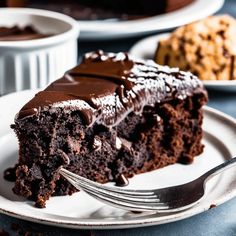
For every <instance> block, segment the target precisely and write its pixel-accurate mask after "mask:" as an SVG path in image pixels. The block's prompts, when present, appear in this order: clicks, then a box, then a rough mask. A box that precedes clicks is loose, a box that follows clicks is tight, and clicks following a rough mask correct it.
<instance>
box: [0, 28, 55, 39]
mask: <svg viewBox="0 0 236 236" xmlns="http://www.w3.org/2000/svg"><path fill="white" fill-rule="evenodd" d="M49 36H51V35H49V34H42V33H39V32H38V31H37V30H36V29H34V27H32V26H25V27H24V28H20V27H19V26H13V27H0V41H20V40H30V39H39V38H45V37H49Z"/></svg>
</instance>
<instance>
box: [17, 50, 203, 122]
mask: <svg viewBox="0 0 236 236" xmlns="http://www.w3.org/2000/svg"><path fill="white" fill-rule="evenodd" d="M204 91H205V90H204V89H203V85H202V82H201V81H200V80H198V78H197V77H196V76H194V75H192V74H191V73H189V72H182V71H180V70H179V69H177V68H172V69H170V68H169V67H167V66H160V65H157V64H156V63H154V62H152V61H142V60H134V59H132V58H131V57H130V56H129V55H128V54H126V53H118V54H113V53H104V52H103V51H97V52H91V53H87V54H86V55H85V56H84V58H83V61H82V63H81V64H80V65H79V66H77V67H75V68H73V69H72V70H70V71H68V72H67V73H66V74H65V75H64V76H63V77H62V78H61V79H59V80H57V81H55V82H53V83H52V84H51V85H49V86H48V87H47V88H46V89H45V90H44V91H42V92H39V93H38V94H36V96H35V97H34V98H33V99H32V100H31V101H30V102H29V103H27V104H26V105H25V106H24V107H23V108H22V109H21V111H20V112H19V114H18V116H17V117H16V120H17V119H23V118H26V117H29V116H32V115H35V114H37V113H38V112H40V111H42V110H44V109H46V108H47V109H48V107H61V108H72V107H75V108H76V109H77V110H80V112H81V114H82V117H83V118H84V122H85V124H86V125H87V126H89V125H92V124H93V123H94V122H97V123H101V124H103V125H105V126H115V125H117V124H118V123H119V122H120V121H121V120H123V119H124V118H125V117H126V115H127V114H128V113H130V112H135V113H141V112H142V109H143V107H144V106H146V105H148V106H154V105H155V103H160V102H163V101H166V100H170V99H173V98H177V99H185V98H186V97H187V96H192V95H193V94H194V93H199V92H204Z"/></svg>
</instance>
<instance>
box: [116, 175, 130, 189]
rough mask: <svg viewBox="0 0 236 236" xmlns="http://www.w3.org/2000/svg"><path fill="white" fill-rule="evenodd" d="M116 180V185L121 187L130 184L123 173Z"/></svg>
mask: <svg viewBox="0 0 236 236" xmlns="http://www.w3.org/2000/svg"><path fill="white" fill-rule="evenodd" d="M115 181H116V186H119V187H124V186H127V185H128V184H129V180H128V179H127V178H126V177H125V176H124V175H123V174H120V175H118V177H117V178H116V180H115Z"/></svg>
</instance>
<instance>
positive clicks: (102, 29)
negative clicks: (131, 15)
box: [78, 0, 225, 40]
mask: <svg viewBox="0 0 236 236" xmlns="http://www.w3.org/2000/svg"><path fill="white" fill-rule="evenodd" d="M224 2H225V0H215V2H214V4H212V2H211V0H195V1H194V2H193V3H191V4H189V5H187V6H185V7H183V8H181V9H178V10H176V11H173V12H170V13H165V14H161V15H156V16H153V17H147V18H144V19H138V20H131V21H118V22H109V21H81V20H78V24H79V25H80V29H81V35H80V39H82V40H83V39H96V40H97V39H112V38H124V37H130V36H131V35H132V36H133V35H139V34H145V33H150V32H153V31H160V30H167V29H171V28H174V27H178V26H180V25H183V24H186V23H189V22H192V21H195V20H199V19H202V18H204V17H206V16H209V15H211V14H213V13H215V12H216V11H218V10H219V9H220V8H221V7H222V6H223V4H224ZM199 9H201V10H199ZM180 15H181V17H179V16H180ZM173 18H174V19H175V20H173ZM170 19H171V20H170ZM158 22H160V24H159V25H157V26H156V23H158Z"/></svg>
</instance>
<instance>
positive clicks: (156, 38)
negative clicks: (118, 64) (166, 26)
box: [129, 33, 236, 91]
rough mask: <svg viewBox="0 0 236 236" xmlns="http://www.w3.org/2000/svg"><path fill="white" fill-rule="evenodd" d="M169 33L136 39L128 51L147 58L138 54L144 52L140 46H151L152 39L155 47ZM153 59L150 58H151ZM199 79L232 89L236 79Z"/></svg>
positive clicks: (206, 84)
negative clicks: (149, 44)
mask: <svg viewBox="0 0 236 236" xmlns="http://www.w3.org/2000/svg"><path fill="white" fill-rule="evenodd" d="M170 34H171V33H160V34H155V35H152V36H148V37H145V38H143V39H141V40H139V41H137V42H136V43H135V44H133V46H132V47H131V48H130V50H129V53H130V55H131V56H133V57H135V58H141V59H147V58H144V57H142V56H141V55H140V54H141V53H142V52H143V53H144V51H143V50H140V48H141V47H143V45H146V44H148V43H151V46H152V43H153V44H154V41H155V45H156V47H157V44H158V42H159V40H161V39H166V38H168V36H170ZM149 47H150V46H149ZM156 47H155V48H153V59H154V54H155V52H156ZM140 52H141V53H140ZM153 59H152V58H150V60H153ZM201 81H202V83H203V84H204V85H205V86H206V87H207V88H216V89H227V90H232V91H233V90H235V89H236V80H201Z"/></svg>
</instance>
